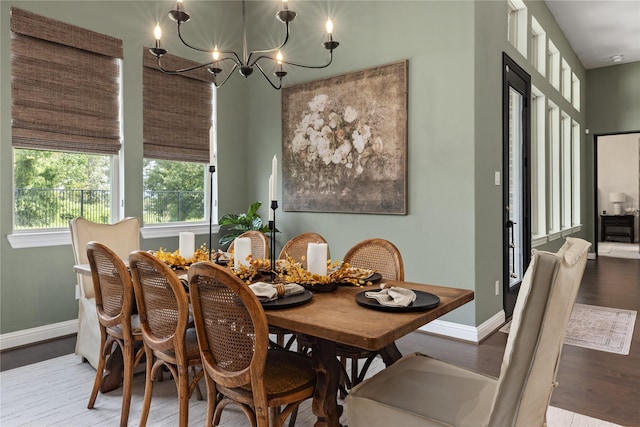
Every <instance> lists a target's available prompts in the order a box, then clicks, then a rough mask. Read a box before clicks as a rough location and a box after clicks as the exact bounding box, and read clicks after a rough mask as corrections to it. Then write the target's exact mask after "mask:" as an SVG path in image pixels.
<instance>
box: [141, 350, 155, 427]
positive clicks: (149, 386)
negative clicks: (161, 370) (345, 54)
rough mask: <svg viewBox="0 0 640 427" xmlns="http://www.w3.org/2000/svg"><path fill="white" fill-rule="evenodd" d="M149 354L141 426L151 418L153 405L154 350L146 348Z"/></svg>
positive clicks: (143, 426)
mask: <svg viewBox="0 0 640 427" xmlns="http://www.w3.org/2000/svg"><path fill="white" fill-rule="evenodd" d="M145 353H146V355H147V361H146V363H147V370H146V375H147V377H146V378H145V382H144V401H143V402H142V413H141V414H140V427H145V426H146V425H147V419H148V418H149V408H150V407H151V396H152V394H153V379H152V378H151V376H152V373H153V352H152V350H150V349H148V348H145Z"/></svg>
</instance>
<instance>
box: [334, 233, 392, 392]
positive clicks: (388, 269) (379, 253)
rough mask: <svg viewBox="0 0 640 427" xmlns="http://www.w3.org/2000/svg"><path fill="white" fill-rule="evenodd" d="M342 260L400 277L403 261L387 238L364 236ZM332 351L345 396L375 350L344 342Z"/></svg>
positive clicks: (362, 374)
mask: <svg viewBox="0 0 640 427" xmlns="http://www.w3.org/2000/svg"><path fill="white" fill-rule="evenodd" d="M344 262H347V263H349V265H351V266H352V267H358V268H367V269H370V270H374V271H375V272H376V273H380V274H381V275H382V279H383V280H384V279H386V280H404V263H403V261H402V255H401V254H400V251H399V250H398V248H397V247H396V246H395V245H394V244H393V243H391V242H389V241H388V240H384V239H378V238H374V239H367V240H363V241H362V242H359V243H357V244H356V245H354V246H353V247H352V248H351V249H349V250H348V251H347V253H346V255H345V256H344ZM336 354H337V355H338V357H339V358H340V362H341V365H342V367H343V369H344V370H345V372H343V374H344V375H343V384H342V385H341V389H340V394H341V397H343V398H344V397H345V396H346V390H345V389H350V388H351V387H353V386H355V385H357V384H359V383H361V382H362V380H364V377H365V375H366V374H367V371H368V369H369V366H371V363H373V360H374V359H375V357H376V356H377V355H378V353H377V352H375V351H370V350H364V349H361V348H358V347H353V346H349V345H344V344H338V346H337V349H336ZM361 359H362V360H364V364H363V365H362V368H361V369H360V368H359V366H358V365H359V363H358V362H359V360H361ZM347 361H350V362H351V375H350V376H349V375H348V374H347V373H346V368H347Z"/></svg>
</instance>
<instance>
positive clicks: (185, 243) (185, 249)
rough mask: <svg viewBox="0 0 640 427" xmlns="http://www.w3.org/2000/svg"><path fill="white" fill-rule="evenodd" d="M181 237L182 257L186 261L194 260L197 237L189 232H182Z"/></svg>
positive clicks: (180, 249)
mask: <svg viewBox="0 0 640 427" xmlns="http://www.w3.org/2000/svg"><path fill="white" fill-rule="evenodd" d="M179 236H180V246H179V252H180V256H181V257H182V258H184V259H189V258H193V253H194V252H195V251H194V249H195V245H196V237H195V235H194V234H193V233H191V232H189V231H181V232H180V234H179Z"/></svg>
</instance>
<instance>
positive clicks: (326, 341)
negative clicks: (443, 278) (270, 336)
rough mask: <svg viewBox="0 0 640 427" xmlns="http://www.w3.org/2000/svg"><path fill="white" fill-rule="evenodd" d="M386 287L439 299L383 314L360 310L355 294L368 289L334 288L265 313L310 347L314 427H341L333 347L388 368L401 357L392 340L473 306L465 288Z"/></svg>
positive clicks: (398, 283) (338, 372)
mask: <svg viewBox="0 0 640 427" xmlns="http://www.w3.org/2000/svg"><path fill="white" fill-rule="evenodd" d="M385 283H386V285H387V286H398V287H402V288H409V289H413V290H416V291H423V292H428V293H430V294H433V295H436V296H438V297H439V298H440V303H439V304H438V305H437V306H436V307H434V308H431V309H428V310H424V311H415V312H387V311H380V310H375V309H371V308H368V307H363V306H361V305H359V304H358V303H357V302H356V295H357V294H359V293H361V292H363V291H365V290H372V291H373V290H376V289H375V288H376V287H375V285H374V286H373V287H368V288H360V287H356V286H338V288H337V289H336V290H334V291H331V292H318V293H314V295H313V298H312V299H311V300H310V301H309V302H308V303H306V304H304V305H300V306H296V307H290V308H284V309H277V310H266V311H265V312H266V315H267V320H268V322H269V324H270V325H273V326H278V327H281V328H285V329H288V330H290V331H292V332H295V333H296V334H304V335H305V338H306V340H307V341H309V342H310V343H311V347H312V352H311V355H312V358H313V365H314V369H315V370H316V374H317V383H316V391H315V393H314V396H313V403H312V410H313V413H314V415H316V416H317V421H316V423H315V427H325V426H327V427H336V426H340V421H339V419H340V415H341V414H342V407H341V406H339V405H338V400H337V394H338V386H339V383H340V375H341V368H340V365H339V362H338V359H337V356H336V344H337V343H341V344H347V345H352V346H356V347H360V348H363V349H367V350H374V351H377V352H378V353H379V354H380V355H381V356H382V359H383V361H384V363H385V364H386V365H387V366H389V365H391V364H392V363H394V362H395V361H396V360H398V359H399V358H400V357H402V354H401V353H400V351H399V350H398V348H397V347H396V345H395V341H396V340H397V339H399V338H401V337H403V336H405V335H407V334H408V333H410V332H412V331H415V330H416V329H418V328H420V327H421V326H423V325H425V324H427V323H429V322H431V321H432V320H435V319H437V318H439V317H441V316H443V315H444V314H446V313H449V312H451V311H452V310H454V309H456V308H458V307H460V306H462V305H463V304H466V303H468V302H469V301H472V300H473V298H474V292H473V291H471V290H467V289H458V288H450V287H444V286H435V285H426V284H419V283H412V282H401V281H393V280H385Z"/></svg>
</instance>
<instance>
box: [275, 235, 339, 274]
mask: <svg viewBox="0 0 640 427" xmlns="http://www.w3.org/2000/svg"><path fill="white" fill-rule="evenodd" d="M309 243H327V241H326V240H325V238H324V237H322V236H321V235H320V234H318V233H302V234H299V235H297V236H296V237H294V238H292V239H290V240H289V241H288V242H287V243H285V244H284V246H283V247H282V250H281V251H280V255H279V256H278V259H288V258H292V259H294V260H295V261H298V262H300V263H302V268H304V269H305V270H306V268H307V246H308V245H309ZM327 257H328V258H330V257H331V255H329V249H328V248H327Z"/></svg>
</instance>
